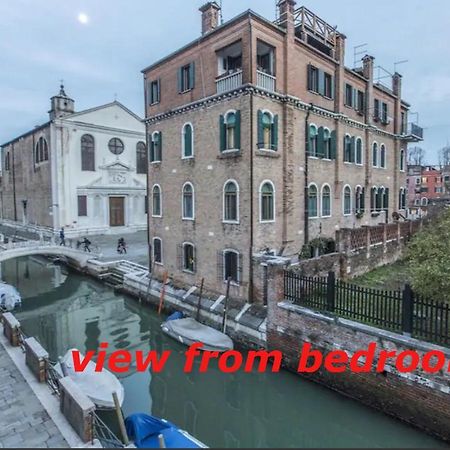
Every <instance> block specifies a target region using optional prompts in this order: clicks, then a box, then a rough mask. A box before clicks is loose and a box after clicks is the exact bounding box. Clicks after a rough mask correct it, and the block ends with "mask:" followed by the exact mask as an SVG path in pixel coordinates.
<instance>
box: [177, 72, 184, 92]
mask: <svg viewBox="0 0 450 450" xmlns="http://www.w3.org/2000/svg"><path fill="white" fill-rule="evenodd" d="M177 80H178V92H183V69H182V68H181V67H180V68H179V69H178V72H177Z"/></svg>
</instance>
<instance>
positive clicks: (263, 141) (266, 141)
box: [258, 111, 278, 151]
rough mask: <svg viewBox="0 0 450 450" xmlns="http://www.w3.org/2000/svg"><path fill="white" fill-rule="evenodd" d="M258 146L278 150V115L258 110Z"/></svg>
mask: <svg viewBox="0 0 450 450" xmlns="http://www.w3.org/2000/svg"><path fill="white" fill-rule="evenodd" d="M258 148H260V149H265V150H274V151H275V150H278V116H274V115H272V114H271V113H270V112H269V111H258Z"/></svg>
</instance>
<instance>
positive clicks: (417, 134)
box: [408, 123, 423, 140]
mask: <svg viewBox="0 0 450 450" xmlns="http://www.w3.org/2000/svg"><path fill="white" fill-rule="evenodd" d="M408 131H409V133H408V134H409V135H411V136H412V137H414V138H416V139H421V140H422V139H423V128H422V127H419V125H416V124H415V123H411V124H410V126H409V130H408Z"/></svg>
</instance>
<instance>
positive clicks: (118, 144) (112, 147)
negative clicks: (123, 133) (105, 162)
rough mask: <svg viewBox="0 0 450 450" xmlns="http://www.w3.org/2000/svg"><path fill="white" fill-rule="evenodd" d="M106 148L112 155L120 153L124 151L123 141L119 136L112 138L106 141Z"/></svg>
mask: <svg viewBox="0 0 450 450" xmlns="http://www.w3.org/2000/svg"><path fill="white" fill-rule="evenodd" d="M108 148H109V151H110V152H111V153H112V154H113V155H121V154H122V153H123V151H124V145H123V142H122V141H121V140H120V139H119V138H112V139H111V140H110V141H109V143H108Z"/></svg>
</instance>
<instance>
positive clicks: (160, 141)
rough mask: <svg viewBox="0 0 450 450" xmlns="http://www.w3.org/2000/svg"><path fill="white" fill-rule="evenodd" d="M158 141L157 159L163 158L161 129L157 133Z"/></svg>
mask: <svg viewBox="0 0 450 450" xmlns="http://www.w3.org/2000/svg"><path fill="white" fill-rule="evenodd" d="M158 143H159V160H160V161H162V159H163V138H162V133H161V131H160V132H159V133H158Z"/></svg>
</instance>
